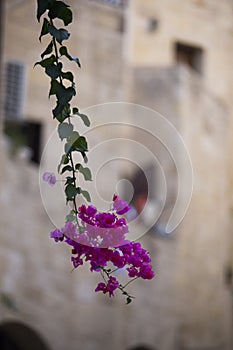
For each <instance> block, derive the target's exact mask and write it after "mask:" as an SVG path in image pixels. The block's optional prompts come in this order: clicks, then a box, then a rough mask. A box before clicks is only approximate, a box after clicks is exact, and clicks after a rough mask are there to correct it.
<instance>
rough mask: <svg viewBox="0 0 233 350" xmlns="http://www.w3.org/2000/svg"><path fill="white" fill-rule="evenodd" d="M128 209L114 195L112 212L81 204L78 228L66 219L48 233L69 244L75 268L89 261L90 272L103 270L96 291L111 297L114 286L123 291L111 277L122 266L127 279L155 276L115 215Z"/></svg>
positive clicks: (124, 203)
mask: <svg viewBox="0 0 233 350" xmlns="http://www.w3.org/2000/svg"><path fill="white" fill-rule="evenodd" d="M129 209H130V207H129V205H128V204H127V203H126V202H124V201H123V200H122V199H121V198H120V197H118V196H114V197H113V212H98V211H97V209H96V208H95V207H94V206H88V207H86V206H85V205H82V206H81V207H80V208H79V209H78V217H79V219H81V222H82V226H81V227H80V225H79V226H77V225H76V224H74V223H72V222H70V221H68V222H66V224H65V226H64V227H63V228H61V229H56V230H54V231H52V232H51V235H50V236H51V238H53V239H54V240H55V241H56V242H58V241H63V240H64V241H65V242H66V243H67V244H68V245H70V246H71V247H72V257H71V261H72V263H73V266H74V268H77V267H79V266H80V265H83V263H84V262H89V263H90V270H91V271H97V272H102V275H103V273H105V275H106V276H105V277H106V278H105V281H104V282H101V283H99V284H98V286H97V287H96V289H95V291H96V292H98V291H102V292H103V293H104V294H106V293H109V296H110V297H111V296H113V295H114V290H115V289H117V288H119V289H121V290H122V291H123V286H122V285H121V284H120V283H119V281H117V279H116V277H114V276H112V273H113V272H114V271H115V270H116V269H122V268H125V270H126V271H127V274H128V277H129V278H134V279H135V278H139V277H140V278H143V279H147V280H150V279H152V278H153V277H154V271H153V269H152V266H151V265H150V262H151V258H150V255H149V253H148V251H147V250H145V249H143V248H142V246H141V244H140V243H139V242H130V241H128V240H126V239H125V234H126V233H127V232H128V226H127V223H126V220H125V219H124V218H122V217H121V218H119V217H118V216H117V214H119V215H122V214H123V213H125V212H127V211H128V210H129ZM109 266H114V268H113V269H111V268H109ZM125 294H127V293H125Z"/></svg>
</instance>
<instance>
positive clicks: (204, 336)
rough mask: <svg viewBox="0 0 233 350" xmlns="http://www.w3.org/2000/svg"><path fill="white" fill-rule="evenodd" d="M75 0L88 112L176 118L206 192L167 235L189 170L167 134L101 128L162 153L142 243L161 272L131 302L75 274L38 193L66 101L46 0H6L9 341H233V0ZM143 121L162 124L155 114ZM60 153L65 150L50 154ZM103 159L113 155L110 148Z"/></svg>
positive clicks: (2, 286)
mask: <svg viewBox="0 0 233 350" xmlns="http://www.w3.org/2000/svg"><path fill="white" fill-rule="evenodd" d="M68 3H69V4H70V6H71V8H72V10H73V12H74V24H72V26H71V28H70V31H71V39H70V43H69V50H70V52H71V53H72V54H73V55H76V54H77V55H78V57H79V58H80V59H81V62H82V69H81V70H75V67H73V68H72V71H75V72H76V74H75V76H76V81H77V82H78V84H77V87H78V97H77V104H78V106H79V107H80V109H81V110H84V109H85V108H87V107H89V106H92V105H96V104H102V103H106V102H107V103H109V102H118V101H123V102H129V103H134V104H137V105H144V106H146V107H149V108H151V109H154V110H156V111H158V112H159V113H160V114H161V115H163V116H164V117H166V118H167V119H168V120H169V121H170V122H171V123H172V124H173V125H174V126H175V127H176V129H177V130H178V132H179V133H180V134H181V136H182V138H183V140H184V142H185V144H186V146H187V149H188V152H189V154H190V157H191V162H192V167H193V175H194V184H193V195H192V200H191V203H190V206H189V209H188V212H187V214H186V215H185V218H184V220H183V221H182V223H181V224H180V225H179V226H178V228H177V229H176V230H175V232H173V234H172V235H170V236H168V235H164V232H163V229H160V228H161V227H163V223H164V222H166V220H167V217H168V215H170V213H171V211H172V207H173V206H174V203H175V199H176V196H177V183H178V176H177V172H176V168H175V165H174V164H173V162H172V159H171V157H169V154H168V153H167V152H166V150H164V147H162V145H161V144H159V142H158V140H155V139H154V138H152V139H150V138H149V137H147V136H146V135H145V134H144V133H143V132H140V131H139V128H138V129H137V128H136V126H137V123H136V122H134V127H133V128H131V129H127V128H124V130H123V129H122V128H121V129H120V131H119V130H117V128H111V129H110V130H104V131H103V133H101V132H100V133H99V134H98V133H97V135H94V136H93V138H91V139H90V142H91V145H93V147H94V146H95V142H101V140H102V139H105V138H106V135H108V137H109V138H110V139H111V138H114V137H115V136H116V135H118V136H119V133H122V134H123V135H127V137H128V138H130V139H132V140H134V141H136V142H137V143H139V144H142V145H144V146H145V147H147V148H148V149H150V148H151V149H156V150H157V151H156V154H157V156H158V158H159V160H160V161H161V164H162V168H163V170H164V173H165V176H166V181H167V188H168V195H167V199H166V203H165V210H164V211H163V213H162V215H161V218H160V219H159V221H158V222H159V224H160V225H156V226H155V228H154V229H152V230H151V232H149V233H148V234H147V235H145V236H144V237H143V240H142V241H143V244H144V245H145V247H147V248H148V249H149V250H150V252H151V256H152V259H153V264H154V266H155V268H156V272H157V276H156V278H155V279H154V280H153V281H151V282H142V283H141V282H140V281H138V282H135V284H134V286H132V290H133V292H134V293H135V295H136V296H137V299H136V301H135V302H134V303H133V304H131V305H129V306H125V305H124V303H123V300H122V298H120V296H119V297H116V298H115V299H114V300H109V299H108V298H106V296H102V295H99V294H95V293H94V291H93V290H94V288H95V285H96V283H97V276H95V275H94V274H91V273H90V272H88V269H87V268H85V267H84V268H83V269H80V271H75V272H73V273H70V270H71V265H70V264H69V251H68V249H67V247H64V246H61V245H60V246H58V245H56V244H54V243H53V242H51V240H50V239H49V232H50V230H51V229H52V228H53V225H52V223H51V222H50V220H49V217H48V215H47V213H46V211H45V209H44V207H43V204H42V200H41V197H40V190H39V180H38V179H39V175H38V170H39V164H40V159H41V155H42V151H43V148H44V146H45V144H46V142H47V141H48V139H49V137H50V135H51V134H52V132H53V131H54V129H55V122H54V120H52V117H51V109H52V108H53V106H54V100H53V99H51V100H48V99H47V95H48V87H49V80H48V79H47V77H45V75H44V73H43V71H42V69H40V68H38V67H37V68H33V65H34V63H35V62H36V61H38V60H39V57H40V53H41V52H42V51H43V48H44V47H45V42H46V40H45V41H42V42H43V43H42V45H41V44H40V43H39V42H38V36H39V32H40V25H39V24H38V23H37V22H36V19H35V12H36V4H35V2H34V1H30V0H7V1H1V6H2V9H1V27H2V28H3V30H2V31H1V47H2V51H1V61H2V62H1V71H2V72H1V76H2V79H1V82H2V84H1V85H2V94H1V95H2V99H1V101H2V104H1V128H3V129H4V132H2V133H1V139H0V141H1V152H0V160H1V168H0V232H1V236H0V259H1V260H0V261H1V263H0V290H1V293H2V299H3V301H4V300H5V302H4V303H2V304H1V305H0V322H1V323H0V344H1V349H2V348H3V349H4V350H5V349H19V350H21V349H35V350H36V349H38V350H39V349H41V350H43V349H47V348H48V349H56V350H63V349H68V350H75V349H81V350H100V349H113V350H117V349H122V350H124V349H133V347H136V346H137V345H140V344H145V345H148V346H150V347H151V348H152V349H154V350H155V349H158V350H182V349H183V350H207V349H208V350H211V349H213V350H230V349H232V347H233V335H232V331H233V299H232V298H233V283H232V269H233V238H232V230H233V158H232V150H233V99H232V88H233V78H232V77H233V75H232V63H233V54H232V52H233V40H232V35H233V22H232V15H233V3H232V1H231V0H223V1H218V0H187V1H182V0H166V1H158V0H146V1H142V0H128V1H123V0H121V1H120V0H115V1H114V0H111V1H110V0H78V1H71V0H70V1H68ZM68 67H69V65H68ZM116 111H117V107H116ZM91 112H93V115H94V114H95V113H94V110H93V109H92V108H90V117H92V123H93V125H94V126H95V125H97V124H98V120H97V121H96V120H95V119H94V118H93V116H91ZM97 117H98V116H97ZM97 117H96V118H97ZM119 118H120V115H119ZM143 118H144V119H143ZM97 119H98V118H97ZM120 120H121V119H120ZM116 121H117V117H116ZM140 123H142V124H141V125H144V127H145V128H147V129H149V128H150V127H151V129H153V127H154V126H153V125H150V124H149V122H148V120H147V119H146V117H145V116H144V117H143V116H142V120H141V121H140ZM147 124H148V125H147ZM25 146H26V147H25ZM131 152H132V156H133V149H132V150H131ZM177 152H178V151H177ZM56 153H57V149H56V148H55V149H53V148H52V150H51V156H53V155H54V158H55V155H56ZM103 157H104V158H105V157H106V159H109V157H111V149H109V150H108V149H106V150H105V152H104V154H103ZM43 162H44V164H42V167H45V168H48V167H50V166H51V162H53V160H51V158H48V157H47V158H46V155H45V157H44V158H43ZM143 162H144V163H143V169H149V170H148V171H149V172H150V169H151V167H152V168H153V167H154V164H153V163H154V162H153V161H151V160H150V158H149V157H148V158H145V159H143ZM54 163H55V160H54ZM125 167H126V169H125V174H127V176H128V178H129V179H131V180H132V179H134V183H135V186H136V187H137V186H138V187H139V188H141V182H140V179H139V178H140V176H139V173H138V172H135V173H134V171H133V169H132V167H130V165H129V164H128V165H126V166H125ZM48 170H49V169H48ZM108 171H109V173H108V175H109V176H111V181H108V176H107V175H105V177H103V184H104V185H103V186H102V187H104V191H105V192H104V195H105V196H106V198H109V200H110V196H111V194H112V190H113V189H112V187H111V186H112V182H114V183H115V182H117V180H118V179H120V177H121V176H122V172H120V171H119V170H117V169H116V168H114V166H113V167H112V168H111V167H110V169H109V170H108ZM155 171H156V169H155ZM184 171H185V169H184ZM152 173H153V170H152ZM123 175H124V174H123ZM151 178H152V180H151V181H152V185H153V186H154V188H155V193H154V194H153V196H154V198H152V199H155V200H156V199H157V197H158V192H159V181H158V179H157V178H156V176H154V175H153V174H152V175H151ZM153 181H154V182H153ZM137 184H139V185H137ZM181 186H182V184H181ZM136 187H135V188H136ZM53 208H54V213H53V215H54V217H57V218H60V216H62V210H61V202H59V201H58V202H57V203H53ZM141 227H142V230H143V223H142V226H141ZM14 303H15V305H16V308H14ZM7 305H8V306H7Z"/></svg>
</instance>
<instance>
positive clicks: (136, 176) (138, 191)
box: [125, 166, 155, 213]
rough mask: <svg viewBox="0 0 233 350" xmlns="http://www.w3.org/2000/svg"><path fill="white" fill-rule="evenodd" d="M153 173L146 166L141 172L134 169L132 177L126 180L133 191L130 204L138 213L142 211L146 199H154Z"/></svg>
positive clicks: (152, 170) (150, 168)
mask: <svg viewBox="0 0 233 350" xmlns="http://www.w3.org/2000/svg"><path fill="white" fill-rule="evenodd" d="M154 172H155V168H154V167H153V166H148V167H146V169H143V170H142V169H141V168H136V169H135V171H134V172H133V174H132V176H131V177H129V178H128V180H129V181H130V183H131V184H132V186H133V189H134V194H133V198H132V201H131V204H132V205H133V207H134V208H135V209H136V210H137V212H138V213H140V212H141V211H142V210H143V209H144V206H145V204H146V202H147V200H148V199H154V197H155V193H154V189H155V188H154ZM125 178H127V177H125Z"/></svg>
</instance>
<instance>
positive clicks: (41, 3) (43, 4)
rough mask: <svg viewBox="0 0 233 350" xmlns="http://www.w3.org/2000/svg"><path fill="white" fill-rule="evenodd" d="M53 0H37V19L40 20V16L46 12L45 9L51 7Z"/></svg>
mask: <svg viewBox="0 0 233 350" xmlns="http://www.w3.org/2000/svg"><path fill="white" fill-rule="evenodd" d="M51 2H52V1H51V0H37V14H36V17H37V20H38V22H40V17H41V16H42V15H43V14H44V13H45V11H46V10H47V9H48V8H49V4H50V3H51Z"/></svg>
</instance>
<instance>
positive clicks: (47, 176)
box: [42, 172, 57, 186]
mask: <svg viewBox="0 0 233 350" xmlns="http://www.w3.org/2000/svg"><path fill="white" fill-rule="evenodd" d="M42 179H43V180H44V181H45V182H48V184H49V185H50V186H54V185H55V183H56V182H57V179H56V176H55V174H54V173H49V172H45V173H44V174H43V177H42Z"/></svg>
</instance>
